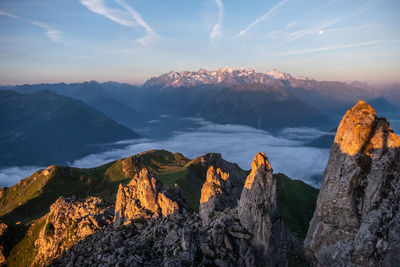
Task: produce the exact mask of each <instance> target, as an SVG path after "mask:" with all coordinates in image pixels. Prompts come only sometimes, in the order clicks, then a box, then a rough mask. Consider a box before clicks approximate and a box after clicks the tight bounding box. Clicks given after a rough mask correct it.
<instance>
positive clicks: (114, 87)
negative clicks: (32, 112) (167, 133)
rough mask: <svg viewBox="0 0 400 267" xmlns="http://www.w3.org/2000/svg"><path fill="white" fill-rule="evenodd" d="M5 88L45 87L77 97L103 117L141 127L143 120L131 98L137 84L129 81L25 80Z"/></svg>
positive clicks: (29, 89) (31, 89) (29, 90)
mask: <svg viewBox="0 0 400 267" xmlns="http://www.w3.org/2000/svg"><path fill="white" fill-rule="evenodd" d="M9 89H10V90H15V91H17V92H19V93H34V92H39V91H42V90H49V91H52V92H55V93H57V94H60V95H65V96H69V97H72V98H75V99H78V100H81V101H83V102H85V103H86V104H88V105H89V106H91V107H94V108H95V109H97V110H99V111H100V112H102V113H104V114H105V115H106V116H107V117H109V118H111V119H113V120H114V121H117V122H119V123H122V124H123V125H125V126H128V127H130V128H136V127H141V126H142V125H143V124H144V123H145V118H144V117H143V115H142V114H140V113H139V112H137V111H136V110H135V109H134V108H133V107H134V106H135V104H134V100H135V94H136V90H137V88H136V87H135V86H132V85H128V84H123V83H114V82H107V83H98V82H96V81H91V82H83V83H70V84H67V83H56V84H33V85H29V84H25V85H17V86H14V87H11V88H9ZM139 102H140V101H139Z"/></svg>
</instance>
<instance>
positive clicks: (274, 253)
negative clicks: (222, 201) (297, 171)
mask: <svg viewBox="0 0 400 267" xmlns="http://www.w3.org/2000/svg"><path fill="white" fill-rule="evenodd" d="M251 167H252V168H251V172H250V174H249V175H248V176H247V178H246V181H245V185H244V188H243V191H242V194H241V196H240V200H239V205H238V215H239V220H240V223H241V224H242V225H243V226H244V228H245V229H246V230H247V231H249V232H250V233H251V234H252V236H253V237H252V241H251V242H252V245H253V246H254V248H255V250H256V254H257V257H258V258H259V261H260V262H263V264H264V266H285V265H286V264H287V262H286V255H285V254H286V253H287V247H288V246H289V245H288V244H289V236H288V234H287V230H286V227H285V226H284V225H283V223H282V221H281V220H280V218H279V214H278V210H277V190H276V179H275V178H274V177H273V175H272V168H271V164H270V163H269V161H268V158H267V157H266V156H265V154H264V153H258V154H257V155H256V156H255V157H254V160H253V162H252V164H251Z"/></svg>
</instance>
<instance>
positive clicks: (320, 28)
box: [282, 3, 372, 44]
mask: <svg viewBox="0 0 400 267" xmlns="http://www.w3.org/2000/svg"><path fill="white" fill-rule="evenodd" d="M371 8H372V5H371V3H368V4H367V5H365V6H362V7H360V8H358V9H357V10H355V11H354V12H352V13H349V14H346V15H344V16H340V17H337V18H333V19H331V20H328V21H326V22H325V23H322V24H320V25H316V26H312V27H308V28H304V29H302V30H298V31H295V32H291V33H289V34H288V35H287V36H288V39H287V40H286V41H284V42H283V43H282V44H286V43H290V42H293V41H295V40H297V39H301V38H303V37H306V36H309V35H312V34H317V33H320V34H321V33H323V32H325V31H326V29H327V28H329V27H331V26H333V25H337V24H339V23H341V22H343V21H345V20H346V19H348V18H351V17H354V16H357V15H360V14H363V13H365V12H367V11H368V10H370V9H371Z"/></svg>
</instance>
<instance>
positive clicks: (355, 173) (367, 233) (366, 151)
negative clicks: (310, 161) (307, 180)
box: [305, 101, 400, 266]
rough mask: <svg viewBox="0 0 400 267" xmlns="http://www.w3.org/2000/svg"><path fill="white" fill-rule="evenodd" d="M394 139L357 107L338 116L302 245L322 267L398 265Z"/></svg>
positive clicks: (399, 152) (399, 144) (399, 194)
mask: <svg viewBox="0 0 400 267" xmlns="http://www.w3.org/2000/svg"><path fill="white" fill-rule="evenodd" d="M399 203H400V139H399V137H398V136H396V135H395V134H394V133H393V130H392V129H391V128H390V125H389V123H388V122H387V121H386V120H385V119H382V118H377V117H376V112H375V110H374V109H373V108H372V107H371V106H369V105H368V104H367V103H365V102H364V101H360V102H358V103H357V104H356V105H355V106H354V107H353V108H352V109H351V110H349V111H348V112H347V113H346V115H345V116H344V117H343V119H342V121H341V123H340V125H339V128H338V131H337V134H336V137H335V143H334V145H333V146H332V150H331V155H330V159H329V162H328V165H327V167H326V170H325V173H324V178H323V182H322V186H321V191H320V193H319V196H318V202H317V208H316V210H315V213H314V217H313V219H312V221H311V223H310V228H309V231H308V234H307V237H306V240H305V250H306V253H307V255H308V257H309V259H310V260H311V261H312V262H313V263H314V264H316V265H322V266H396V264H398V263H399V262H400V234H399V233H400V213H399V205H400V204H399Z"/></svg>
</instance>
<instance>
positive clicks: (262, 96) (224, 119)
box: [198, 84, 329, 130]
mask: <svg viewBox="0 0 400 267" xmlns="http://www.w3.org/2000/svg"><path fill="white" fill-rule="evenodd" d="M198 115H199V116H200V117H203V118H206V119H208V120H211V121H216V122H218V123H229V124H247V125H250V126H252V127H255V128H260V129H266V130H267V129H269V130H270V129H271V128H283V127H305V126H308V127H311V126H323V125H325V124H326V123H327V122H329V118H328V117H327V116H325V115H324V114H323V113H321V112H320V111H318V110H317V109H316V108H313V107H312V106H310V105H308V104H306V103H304V102H303V101H301V100H299V99H297V98H296V97H294V96H293V95H291V94H290V93H288V91H287V90H286V89H284V88H283V87H274V86H268V85H263V84H242V85H235V86H231V87H226V88H224V89H222V90H221V91H219V92H218V93H217V94H216V95H215V96H214V97H212V98H210V99H209V100H208V101H207V102H206V103H205V104H204V105H203V106H202V108H201V109H200V110H199V112H198Z"/></svg>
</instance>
